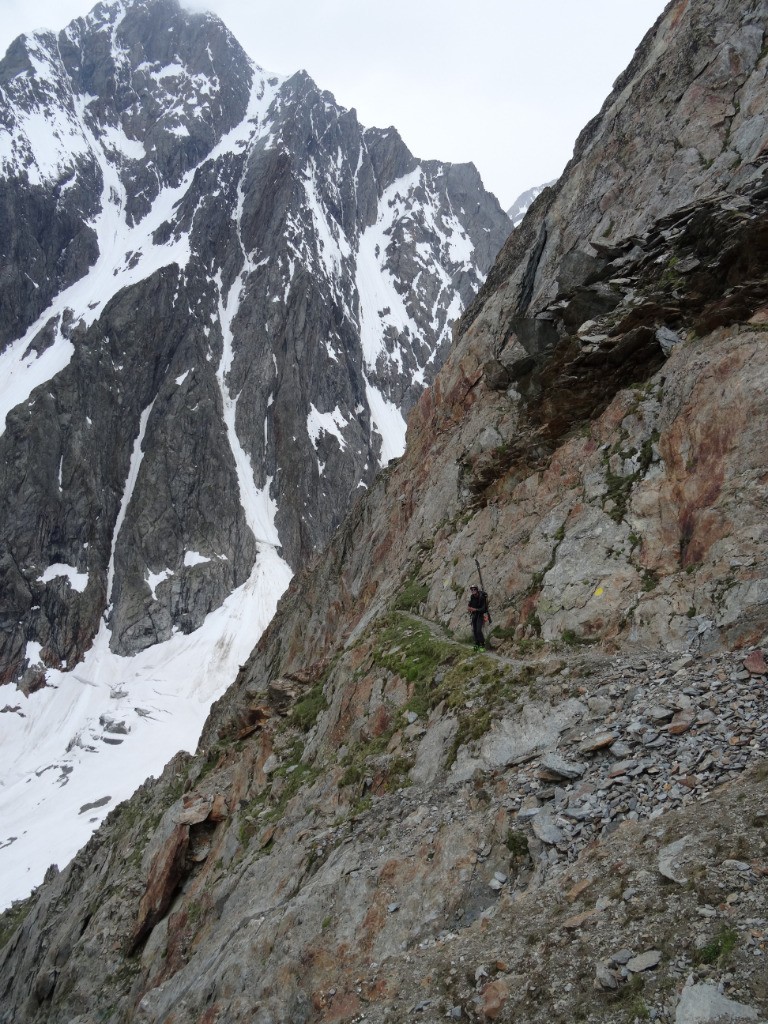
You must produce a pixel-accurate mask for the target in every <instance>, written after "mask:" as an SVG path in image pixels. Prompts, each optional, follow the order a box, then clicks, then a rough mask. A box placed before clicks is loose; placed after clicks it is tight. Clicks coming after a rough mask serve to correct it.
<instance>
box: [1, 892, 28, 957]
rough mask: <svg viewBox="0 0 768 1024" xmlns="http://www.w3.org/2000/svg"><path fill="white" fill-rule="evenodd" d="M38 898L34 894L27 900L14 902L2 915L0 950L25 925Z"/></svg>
mask: <svg viewBox="0 0 768 1024" xmlns="http://www.w3.org/2000/svg"><path fill="white" fill-rule="evenodd" d="M35 900H36V897H35V895H34V894H33V895H32V896H28V897H27V899H25V900H16V901H14V902H13V903H12V904H11V906H10V907H9V908H8V910H6V911H4V912H3V913H2V914H0V949H2V948H3V946H4V945H5V944H6V942H7V941H8V940H9V939H10V937H11V936H12V935H13V934H14V933H15V931H16V930H17V928H20V927H21V926H22V924H23V923H24V919H25V917H26V916H27V914H28V913H29V912H30V910H31V909H32V907H33V906H34V905H35Z"/></svg>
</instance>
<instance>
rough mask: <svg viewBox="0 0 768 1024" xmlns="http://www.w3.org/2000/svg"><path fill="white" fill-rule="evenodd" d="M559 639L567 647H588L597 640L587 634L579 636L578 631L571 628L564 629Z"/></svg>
mask: <svg viewBox="0 0 768 1024" xmlns="http://www.w3.org/2000/svg"><path fill="white" fill-rule="evenodd" d="M560 639H561V640H562V641H563V643H564V644H566V645H567V646H568V647H590V646H591V645H592V644H596V643H597V640H595V639H593V638H592V637H588V636H579V634H578V633H574V631H573V630H572V629H564V630H563V632H562V633H561V634H560Z"/></svg>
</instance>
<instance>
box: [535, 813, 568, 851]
mask: <svg viewBox="0 0 768 1024" xmlns="http://www.w3.org/2000/svg"><path fill="white" fill-rule="evenodd" d="M531 828H532V829H533V834H534V835H535V836H536V838H537V839H540V840H541V841H542V843H547V844H548V845H549V846H555V845H557V843H562V842H563V840H564V838H565V837H564V835H563V833H562V831H561V829H559V828H558V827H557V825H556V824H555V819H554V818H553V817H552V812H551V811H550V810H549V808H548V807H544V808H542V810H541V811H539V813H538V814H537V815H536V817H535V818H534V819H533V821H532V822H531Z"/></svg>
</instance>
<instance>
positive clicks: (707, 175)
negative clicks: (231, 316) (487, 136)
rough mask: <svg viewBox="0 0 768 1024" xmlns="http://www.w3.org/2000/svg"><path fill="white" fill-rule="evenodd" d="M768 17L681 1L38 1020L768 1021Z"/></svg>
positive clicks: (88, 902)
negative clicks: (469, 603)
mask: <svg viewBox="0 0 768 1024" xmlns="http://www.w3.org/2000/svg"><path fill="white" fill-rule="evenodd" d="M766 13H768V12H766V9H765V4H764V3H749V4H744V3H743V2H739V3H737V2H735V0H674V2H672V3H670V4H669V6H668V7H667V9H666V11H665V13H664V15H663V16H662V18H661V19H660V20H659V22H658V24H657V25H656V27H655V28H654V29H653V30H652V31H651V33H650V34H649V35H648V37H647V38H646V40H645V41H644V42H643V44H642V45H641V47H640V49H639V50H638V53H637V55H636V57H635V60H634V61H633V63H632V65H631V66H630V68H629V69H628V71H627V72H626V74H625V75H624V76H623V77H622V78H621V79H620V80H619V82H618V83H617V86H616V89H615V91H614V92H613V93H612V95H611V96H610V97H609V98H608V100H607V101H606V104H605V106H604V108H603V110H602V112H601V114H600V116H599V117H598V118H597V119H596V120H595V121H594V122H593V123H592V124H591V125H590V126H588V128H587V129H586V130H585V132H584V134H583V135H582V137H581V138H580V140H579V142H578V145H577V148H576V152H575V155H574V159H573V161H572V162H571V164H570V165H569V167H568V169H567V170H566V173H565V175H564V176H563V178H562V179H561V180H560V181H559V182H558V183H557V185H555V186H553V188H551V189H549V190H548V191H546V192H545V193H543V194H542V195H541V196H540V197H539V199H538V200H537V201H536V202H535V203H534V205H533V207H532V209H531V211H530V212H529V214H528V216H527V217H526V219H525V220H524V222H523V224H522V225H521V226H520V228H519V229H518V230H517V231H515V232H514V234H513V235H512V236H511V238H510V240H509V242H508V243H507V245H506V246H505V248H504V249H503V251H502V253H501V255H500V258H499V260H498V261H497V263H496V265H495V266H494V268H493V270H492V271H491V273H490V275H489V278H488V281H487V283H486V285H485V286H484V288H483V290H482V292H481V295H480V297H479V299H478V300H477V301H476V302H475V303H474V304H473V305H472V307H471V308H470V309H469V310H468V311H467V313H466V314H465V315H464V317H463V318H462V321H461V323H460V326H459V330H458V332H457V337H456V341H455V345H454V347H453V349H452V351H451V354H450V356H449V358H448V361H447V363H446V365H445V366H444V368H443V369H442V370H441V371H440V373H439V374H438V377H437V379H436V380H435V382H434V385H433V386H432V387H431V388H430V389H429V390H428V391H427V392H426V393H425V394H424V395H423V396H422V397H421V398H420V399H419V401H418V403H417V405H416V407H415V410H414V412H413V414H412V416H411V419H410V422H409V440H408V446H407V450H406V453H405V455H404V457H403V459H402V460H400V461H399V462H397V463H396V464H394V465H391V466H390V467H389V468H388V469H386V470H385V471H384V472H382V473H381V474H380V475H379V476H378V478H377V479H376V481H375V482H374V484H373V486H372V487H371V490H370V492H369V493H367V494H365V495H363V496H362V497H361V498H360V500H359V501H358V502H357V503H356V505H355V506H354V508H353V510H352V512H351V514H350V515H349V517H348V518H347V519H346V521H345V522H344V524H343V525H342V527H341V529H340V530H339V532H338V533H337V534H336V535H335V537H334V539H333V540H332V542H331V544H330V546H329V548H328V549H327V551H326V552H325V553H324V554H323V555H322V556H319V557H317V558H316V559H315V560H314V562H313V563H312V565H310V566H309V567H308V568H307V569H305V570H304V571H303V572H302V573H301V574H300V575H299V576H298V577H296V578H295V579H294V580H293V582H292V583H291V585H290V588H289V590H288V591H287V593H286V595H285V597H284V598H283V600H282V601H281V603H280V606H279V608H278V612H277V615H276V617H275V619H274V621H273V623H272V625H271V626H270V628H269V630H268V631H267V633H266V634H265V635H264V636H263V637H262V639H261V640H260V641H259V644H258V645H257V647H256V649H255V650H254V652H253V654H252V656H251V657H250V659H249V660H248V662H247V663H246V664H245V665H244V666H243V668H242V670H241V671H240V673H239V675H238V678H237V680H236V682H235V685H234V686H233V687H232V688H231V689H230V690H229V691H228V692H227V694H226V695H225V696H224V697H223V698H222V699H221V700H220V701H219V702H218V704H217V705H216V706H215V708H214V710H213V712H212V714H211V717H210V719H209V721H208V723H207V725H206V728H205V730H204V732H203V736H202V739H201V745H200V749H199V750H198V753H197V754H196V756H195V757H194V758H182V757H180V758H178V759H177V760H176V761H175V762H174V763H173V764H172V765H171V766H169V768H168V770H167V771H166V772H165V774H164V775H163V778H162V779H161V780H160V781H159V783H158V784H157V785H154V786H148V787H146V788H145V789H144V790H143V791H142V792H141V793H140V794H138V795H137V796H136V797H135V798H134V799H133V800H132V801H131V802H129V803H127V804H125V805H123V807H122V808H120V809H118V810H117V811H115V812H114V813H113V814H112V815H111V816H110V818H109V820H108V822H107V823H106V825H105V826H104V828H103V829H102V830H101V831H100V832H99V833H98V834H97V836H95V837H94V838H93V840H92V841H91V842H90V844H89V846H88V847H87V848H86V849H84V850H83V851H82V852H81V853H80V854H78V856H77V858H76V859H75V861H74V862H73V864H72V865H71V866H70V867H68V868H67V869H66V870H65V871H63V872H62V873H60V874H58V875H55V872H53V871H52V872H51V876H52V877H51V879H50V881H49V883H48V884H47V885H46V886H44V887H43V888H42V889H41V890H40V891H39V892H38V893H37V894H36V895H35V896H34V897H33V899H32V900H31V901H29V902H28V903H27V904H25V905H20V906H18V907H17V908H16V909H15V916H14V917H11V918H9V919H7V926H8V934H9V940H8V943H7V945H6V948H5V952H4V954H3V960H2V976H3V979H4V987H3V989H2V995H3V1001H4V1009H3V1011H0V1013H4V1014H5V1019H6V1020H8V1021H10V1020H14V1021H17V1020H19V1021H24V1020H29V1021H43V1020H45V1021H51V1022H56V1021H62V1022H65V1021H66V1022H68V1024H71V1022H73V1021H78V1024H85V1022H86V1021H90V1020H92V1019H93V1020H95V1019H98V1015H99V1014H101V1015H103V1016H107V1015H111V1019H113V1020H115V1021H123V1020H124V1021H141V1022H147V1024H149V1022H165V1024H170V1022H172V1021H181V1020H185V1021H187V1020H188V1021H195V1022H203V1021H213V1020H219V1021H239V1020H251V1021H263V1022H264V1024H266V1022H267V1021H269V1022H273V1021H281V1022H283V1021H284V1022H286V1024H287V1022H289V1021H290V1022H297V1021H306V1022H310V1021H312V1022H314V1021H352V1020H361V1019H365V1020H371V1021H381V1022H384V1021H400V1020H405V1019H409V1018H410V1016H411V1015H414V1019H423V1020H428V1021H438V1020H444V1019H445V1018H446V1017H448V1018H449V1019H468V1020H476V1021H483V1020H502V1021H512V1020H526V1021H531V1022H544V1021H563V1022H565V1021H572V1020H587V1021H593V1022H598V1021H623V1020H626V1021H634V1020H638V1019H639V1020H644V1019H655V1020H660V1021H664V1022H669V1024H671V1022H672V1021H674V1022H675V1024H694V1022H703V1021H710V1022H715V1021H735V1020H765V1019H766V1018H768V985H767V982H766V971H765V956H766V954H767V953H768V946H767V941H768V938H767V937H768V931H767V929H768V921H767V920H766V917H765V906H766V884H767V883H766V878H768V864H767V863H766V859H767V858H768V842H767V841H766V838H765V795H766V778H767V774H766V761H765V755H766V743H765V741H766V726H767V725H768V703H767V699H766V693H767V691H766V685H767V680H768V666H767V665H766V660H765V656H764V651H763V648H764V647H765V645H766V644H767V643H768V628H767V626H768V621H767V619H766V609H765V587H766V577H765V568H764V567H765V564H766V561H765V525H764V522H763V519H764V516H763V515H762V514H761V513H762V510H763V506H764V485H765V479H764V464H765V445H764V438H765V435H766V431H765V423H766V413H765V403H764V401H763V398H762V396H763V394H764V392H765V383H766V376H767V374H768V363H766V357H765V346H764V344H763V340H764V326H765V323H766V321H768V312H766V310H767V309H768V296H766V280H767V276H766V256H767V255H768V249H767V248H766V245H765V227H766V223H767V220H766V213H765V202H766V198H767V196H768V189H767V188H766V180H765V148H766V144H768V135H767V134H766V130H765V119H764V114H763V110H764V106H765V104H764V102H763V101H764V98H765V95H766V72H767V68H768V60H767V59H766V50H765V43H764V24H765V16H766ZM659 142H661V143H662V145H658V143H659ZM611 167H613V168H614V171H613V172H611V173H614V174H615V179H614V182H615V189H614V192H613V194H612V195H611V196H610V197H609V198H608V199H605V198H604V196H605V181H604V180H603V178H602V177H601V175H602V173H603V170H604V169H605V170H608V169H610V168H611ZM475 555H478V556H479V557H480V558H481V559H482V566H483V571H484V577H485V582H486V586H487V588H488V590H489V591H490V593H491V596H492V601H493V604H492V612H493V617H494V627H495V628H494V639H493V641H492V644H493V647H492V650H491V651H490V652H489V651H486V652H474V651H472V649H471V648H470V647H469V645H468V643H467V639H468V636H467V634H468V630H467V626H466V620H465V615H466V612H465V600H466V598H465V591H466V587H467V585H468V584H469V582H470V581H471V580H472V579H473V578H474V557H475ZM14 928H16V930H15V931H14ZM97 952H98V954H99V955H100V956H102V957H104V958H105V962H106V963H107V964H108V967H107V972H108V975H109V977H110V979H111V980H110V981H109V982H108V983H107V984H106V985H105V984H104V982H103V978H104V973H105V972H103V971H100V972H99V975H98V977H96V975H95V973H94V971H93V967H92V963H93V960H94V958H95V954H96V953H97ZM6 1007H7V1008H6ZM0 1019H3V1018H2V1017H1V1016H0Z"/></svg>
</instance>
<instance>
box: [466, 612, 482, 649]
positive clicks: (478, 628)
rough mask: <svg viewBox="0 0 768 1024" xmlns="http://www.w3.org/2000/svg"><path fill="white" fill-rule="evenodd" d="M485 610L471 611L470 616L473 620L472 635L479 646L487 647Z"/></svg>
mask: <svg viewBox="0 0 768 1024" xmlns="http://www.w3.org/2000/svg"><path fill="white" fill-rule="evenodd" d="M483 614H484V613H483V612H471V613H470V616H469V617H470V618H471V620H472V636H473V638H474V641H475V643H476V644H477V646H478V647H485V637H484V636H483Z"/></svg>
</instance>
